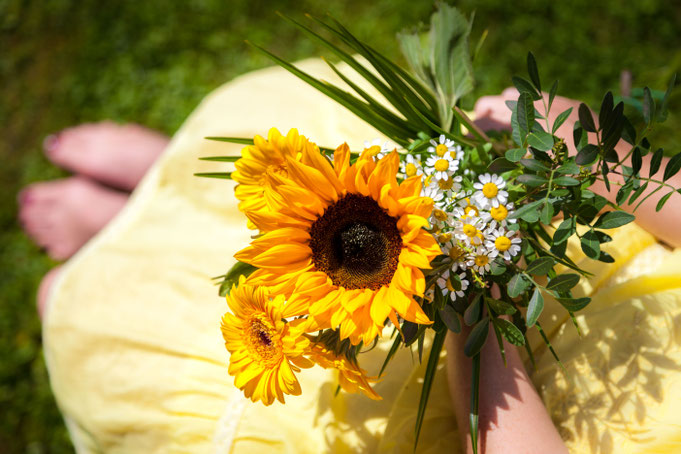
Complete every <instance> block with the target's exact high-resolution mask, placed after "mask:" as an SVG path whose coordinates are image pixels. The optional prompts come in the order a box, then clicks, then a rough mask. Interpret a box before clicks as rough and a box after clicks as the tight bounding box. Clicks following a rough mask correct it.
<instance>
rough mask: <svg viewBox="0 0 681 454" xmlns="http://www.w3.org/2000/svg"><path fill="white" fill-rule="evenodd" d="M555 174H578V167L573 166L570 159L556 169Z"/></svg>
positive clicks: (573, 162) (572, 161)
mask: <svg viewBox="0 0 681 454" xmlns="http://www.w3.org/2000/svg"><path fill="white" fill-rule="evenodd" d="M556 172H557V173H561V174H563V175H565V174H570V175H574V174H576V173H579V166H578V165H577V164H575V161H574V160H572V159H570V160H568V161H566V162H565V163H564V164H563V165H562V166H560V167H558V168H557V169H556Z"/></svg>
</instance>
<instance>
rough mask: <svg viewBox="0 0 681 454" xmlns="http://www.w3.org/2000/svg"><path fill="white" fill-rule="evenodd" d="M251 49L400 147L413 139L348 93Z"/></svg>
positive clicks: (269, 55)
mask: <svg viewBox="0 0 681 454" xmlns="http://www.w3.org/2000/svg"><path fill="white" fill-rule="evenodd" d="M249 44H251V45H252V46H253V47H255V48H256V49H258V50H259V51H261V52H262V53H263V54H265V55H266V56H267V57H269V58H270V59H271V60H272V61H274V62H275V63H277V64H278V65H279V66H281V67H282V68H284V69H286V70H287V71H289V72H290V73H292V74H293V75H295V76H296V77H298V78H300V79H301V80H303V81H304V82H306V83H308V84H309V85H311V86H313V87H314V88H316V89H317V90H319V91H321V92H322V93H324V94H325V95H327V96H328V97H330V98H331V99H333V100H334V101H336V102H338V103H339V104H341V105H343V106H345V107H346V108H347V109H348V110H350V111H351V112H352V113H354V114H355V115H357V116H358V117H360V118H361V119H363V120H364V121H366V122H367V123H369V124H371V125H372V126H374V127H375V128H376V129H378V130H379V131H381V132H382V133H383V134H385V135H386V136H388V137H389V138H390V139H391V140H393V141H394V142H396V143H398V144H400V145H401V146H406V145H408V143H409V142H408V140H407V138H409V137H413V136H414V135H415V133H414V132H413V131H409V130H405V129H403V128H400V127H399V126H397V125H393V124H391V123H389V122H387V121H385V120H383V119H382V118H380V116H378V115H377V114H376V113H375V112H373V111H372V110H371V109H370V106H369V105H368V104H366V103H365V102H363V101H360V100H359V99H357V98H356V97H355V96H353V95H351V94H350V93H347V92H345V91H343V90H341V89H339V88H337V87H334V86H333V85H330V84H326V83H322V82H321V81H319V80H317V79H316V78H314V77H312V76H310V75H309V74H308V73H306V72H304V71H302V70H300V69H298V68H297V67H296V66H294V65H292V64H290V63H288V62H286V61H284V60H282V59H281V58H279V57H277V56H276V55H274V54H272V53H271V52H269V51H267V50H266V49H264V48H262V47H260V46H258V45H257V44H253V43H250V42H249Z"/></svg>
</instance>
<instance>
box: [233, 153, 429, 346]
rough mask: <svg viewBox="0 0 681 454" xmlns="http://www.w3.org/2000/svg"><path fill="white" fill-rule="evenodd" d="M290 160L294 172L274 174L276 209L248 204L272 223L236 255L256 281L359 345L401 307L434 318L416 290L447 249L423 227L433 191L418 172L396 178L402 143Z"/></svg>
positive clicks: (422, 319) (414, 318)
mask: <svg viewBox="0 0 681 454" xmlns="http://www.w3.org/2000/svg"><path fill="white" fill-rule="evenodd" d="M287 168H288V177H287V178H283V177H281V176H280V175H276V174H271V175H269V177H268V179H267V185H268V192H270V193H271V200H272V206H270V209H269V210H262V211H258V212H251V213H248V216H249V218H250V219H251V221H252V222H253V223H254V224H255V225H256V226H257V227H258V228H259V229H260V230H261V232H267V233H265V234H264V235H262V236H260V237H259V238H257V239H255V240H254V241H253V242H252V243H251V245H250V246H249V247H247V248H245V249H243V250H241V251H240V252H238V253H237V254H236V256H235V257H236V258H237V259H238V260H240V261H242V262H246V263H249V264H251V265H253V266H255V267H257V268H259V269H258V270H257V271H256V272H254V273H253V274H252V275H251V276H250V278H249V282H251V283H252V284H254V285H264V286H268V287H271V289H272V291H273V292H274V293H284V294H285V295H286V296H287V297H289V298H288V300H289V304H291V306H292V307H293V308H295V310H294V312H295V313H296V315H302V314H305V313H308V314H309V321H310V323H311V325H313V326H316V327H317V328H319V329H324V328H333V329H338V330H339V332H340V336H341V338H343V339H345V338H349V339H350V340H351V342H352V343H353V344H355V345H356V344H358V343H359V342H360V341H364V343H365V344H369V343H370V342H371V341H372V340H373V339H374V338H375V337H376V336H377V335H379V334H380V333H381V331H382V329H383V326H384V324H385V321H386V319H388V318H389V319H390V320H392V321H393V323H395V324H397V323H398V320H397V315H400V316H401V317H402V318H404V319H405V320H409V321H411V322H415V323H421V324H429V323H431V321H430V320H429V319H428V317H427V316H426V314H425V313H424V312H423V310H422V309H421V306H420V305H419V303H418V302H417V301H416V300H415V299H414V296H419V297H420V296H422V295H423V292H424V290H425V279H424V276H423V273H422V271H421V269H425V268H430V261H431V260H432V259H433V258H434V257H436V256H437V255H438V254H439V253H440V248H439V247H438V245H437V243H436V241H435V239H434V238H433V236H432V235H431V234H429V233H428V232H426V231H425V230H424V229H423V228H424V227H427V226H428V219H427V217H428V216H429V215H430V212H431V210H432V200H429V199H427V198H424V197H421V196H420V192H421V177H420V176H415V177H412V178H408V179H407V180H405V181H403V182H402V184H398V183H397V179H396V175H397V171H398V168H399V157H398V155H397V153H396V152H392V153H390V154H389V155H387V156H385V157H384V158H382V159H380V160H378V161H376V160H374V159H373V158H372V157H371V156H370V155H369V154H367V153H364V154H362V156H360V158H359V159H358V160H357V161H356V162H355V163H354V164H352V165H351V164H350V150H349V148H348V146H347V145H346V144H343V145H342V146H340V147H339V148H338V149H337V150H336V151H335V153H334V159H333V163H331V162H330V161H329V160H328V159H327V158H326V157H324V156H323V155H322V154H321V153H320V152H319V151H317V150H312V149H305V150H304V151H303V153H302V157H301V160H300V161H295V160H294V159H291V158H289V159H287Z"/></svg>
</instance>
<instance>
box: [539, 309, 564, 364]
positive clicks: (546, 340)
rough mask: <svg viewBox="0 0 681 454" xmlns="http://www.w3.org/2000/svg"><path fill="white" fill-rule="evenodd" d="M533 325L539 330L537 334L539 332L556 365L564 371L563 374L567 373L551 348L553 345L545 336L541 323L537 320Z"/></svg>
mask: <svg viewBox="0 0 681 454" xmlns="http://www.w3.org/2000/svg"><path fill="white" fill-rule="evenodd" d="M534 325H535V326H536V327H537V330H538V331H539V334H541V337H542V339H544V343H545V344H546V346H547V347H548V348H549V350H550V351H551V354H552V355H553V358H554V359H555V360H556V362H558V365H559V366H560V368H561V369H562V370H563V373H564V374H565V375H567V370H566V369H565V366H563V363H562V362H561V361H560V358H558V354H557V353H556V351H555V350H554V349H553V345H551V342H550V341H549V338H548V337H546V334H545V333H544V330H543V329H542V327H541V325H540V324H539V322H536V323H535V324H534Z"/></svg>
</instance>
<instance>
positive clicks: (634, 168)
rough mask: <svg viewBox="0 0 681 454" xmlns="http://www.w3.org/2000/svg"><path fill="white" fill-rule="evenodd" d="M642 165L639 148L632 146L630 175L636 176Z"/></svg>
mask: <svg viewBox="0 0 681 454" xmlns="http://www.w3.org/2000/svg"><path fill="white" fill-rule="evenodd" d="M642 165H643V156H641V149H640V148H639V147H635V148H634V153H633V154H632V155H631V175H634V176H638V175H639V172H640V171H641V166H642Z"/></svg>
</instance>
